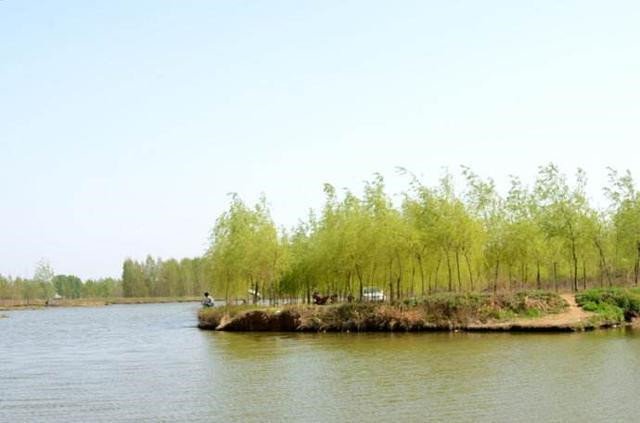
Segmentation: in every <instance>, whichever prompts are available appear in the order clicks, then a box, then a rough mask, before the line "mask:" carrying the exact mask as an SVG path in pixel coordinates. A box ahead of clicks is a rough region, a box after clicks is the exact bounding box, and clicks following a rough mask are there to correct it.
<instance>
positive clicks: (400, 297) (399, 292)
mask: <svg viewBox="0 0 640 423" xmlns="http://www.w3.org/2000/svg"><path fill="white" fill-rule="evenodd" d="M396 260H398V277H397V278H396V298H397V299H398V300H401V299H402V291H401V289H400V285H401V282H402V260H400V253H398V251H396Z"/></svg>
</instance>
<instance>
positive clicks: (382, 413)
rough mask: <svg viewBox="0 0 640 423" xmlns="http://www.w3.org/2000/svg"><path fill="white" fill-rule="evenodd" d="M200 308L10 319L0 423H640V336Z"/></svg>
mask: <svg viewBox="0 0 640 423" xmlns="http://www.w3.org/2000/svg"><path fill="white" fill-rule="evenodd" d="M197 307H198V305H197V304H157V305H156V304H147V305H117V306H109V307H102V308H60V309H46V310H35V311H10V312H5V313H4V314H6V315H8V316H9V317H8V318H6V319H0V421H2V422H5V421H6V422H20V421H37V422H49V421H109V422H115V421H131V422H133V421H223V422H226V421H240V422H245V421H250V422H251V421H255V422H262V421H305V422H307V421H323V422H324V421H393V420H395V421H447V422H448V421H504V422H511V421H558V422H566V421H638V420H639V419H640V400H639V396H638V392H639V388H640V335H639V334H637V333H634V332H631V331H625V330H611V331H600V332H593V333H582V334H548V335H545V334H509V333H505V334H491V333H489V334H466V333H451V334H449V333H436V334H386V333H385V334H360V335H358V334H291V333H288V334H240V333H214V332H204V331H200V330H198V329H197V328H196V327H195V326H196V319H195V313H196V310H197Z"/></svg>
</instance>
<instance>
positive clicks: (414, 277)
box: [411, 262, 416, 297]
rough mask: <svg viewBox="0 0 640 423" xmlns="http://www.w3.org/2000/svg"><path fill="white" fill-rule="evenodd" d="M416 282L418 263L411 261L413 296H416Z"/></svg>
mask: <svg viewBox="0 0 640 423" xmlns="http://www.w3.org/2000/svg"><path fill="white" fill-rule="evenodd" d="M415 283H416V263H415V262H412V263H411V296H412V297H415V295H416V294H415Z"/></svg>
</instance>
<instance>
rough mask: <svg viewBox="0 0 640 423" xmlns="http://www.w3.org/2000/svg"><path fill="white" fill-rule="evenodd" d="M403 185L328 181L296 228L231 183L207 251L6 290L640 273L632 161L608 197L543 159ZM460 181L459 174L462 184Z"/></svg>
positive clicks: (47, 275)
mask: <svg viewBox="0 0 640 423" xmlns="http://www.w3.org/2000/svg"><path fill="white" fill-rule="evenodd" d="M401 173H403V174H404V175H405V176H406V178H407V183H408V185H407V188H406V189H405V190H404V191H402V192H400V193H398V194H397V195H395V196H393V197H392V196H391V195H390V194H388V193H387V190H386V187H385V182H384V179H383V178H382V176H380V175H376V176H375V177H374V178H373V179H372V180H370V181H367V182H365V184H364V187H363V189H362V192H361V193H355V192H352V191H349V190H344V191H342V192H339V191H338V190H337V189H336V188H335V187H333V186H332V185H329V184H325V186H324V193H325V203H324V205H323V206H322V208H321V209H320V210H316V211H313V210H312V211H311V212H310V213H309V215H308V216H307V217H306V218H305V219H303V220H301V221H300V223H299V224H298V225H297V226H296V227H295V228H291V229H285V228H282V227H278V226H277V224H276V223H275V222H274V221H273V219H272V217H271V213H270V210H269V207H268V203H267V200H266V199H265V198H262V199H261V200H260V201H259V202H258V203H257V204H256V205H255V206H249V205H247V204H245V203H244V202H243V201H242V200H241V199H240V197H239V196H237V195H232V196H231V201H230V205H229V207H228V209H227V210H226V211H225V212H224V213H222V214H221V215H220V216H219V217H218V219H217V220H216V222H215V225H214V228H213V230H212V233H211V238H210V245H209V247H208V248H207V250H206V252H205V253H204V254H203V256H202V257H196V258H191V259H182V260H175V259H169V260H161V259H154V258H152V257H147V258H146V259H145V260H143V261H137V260H133V259H126V260H125V261H124V263H123V269H122V278H121V279H101V280H96V281H81V280H80V279H79V278H77V277H75V276H73V275H54V274H53V272H52V271H51V269H50V268H48V269H47V268H46V266H39V268H38V269H37V271H36V274H35V275H34V277H33V278H32V279H21V278H7V277H1V276H0V299H12V300H22V301H26V302H27V303H28V302H30V301H32V300H34V299H41V300H46V299H47V298H51V297H53V296H55V295H56V294H57V295H60V296H62V297H64V298H71V299H73V298H120V297H124V298H133V297H135V298H139V297H188V296H199V295H201V294H202V292H204V291H209V292H212V293H213V295H214V296H215V298H217V299H224V300H226V302H233V301H238V300H245V301H246V300H248V301H251V302H254V303H265V301H268V302H270V303H271V304H282V303H298V302H306V303H310V302H311V300H312V294H313V293H314V292H316V291H317V292H318V293H320V294H322V295H329V296H332V295H335V298H337V299H338V301H346V300H347V299H353V300H356V301H361V300H364V299H366V298H365V297H364V294H365V288H369V292H371V289H374V288H375V289H378V290H383V291H384V298H385V300H386V301H387V302H393V301H402V300H405V299H408V300H412V301H421V300H422V299H423V298H426V297H427V296H430V295H432V294H435V293H441V292H449V293H452V292H456V293H469V292H492V293H499V292H503V291H508V292H511V291H522V290H532V289H535V290H550V291H554V292H560V291H573V292H577V291H578V290H585V289H587V288H591V287H613V286H637V285H638V280H639V278H640V195H639V194H638V191H637V189H636V186H635V182H634V180H633V179H632V177H631V174H630V173H629V172H626V173H622V174H620V173H618V172H617V171H615V170H609V183H608V185H607V186H606V187H605V188H604V192H605V194H606V198H607V199H608V204H607V205H606V206H605V207H603V208H596V207H594V206H593V205H592V204H591V202H590V201H589V198H588V197H587V194H586V184H587V177H586V175H585V173H584V172H582V171H581V170H578V171H577V172H576V175H575V178H568V177H567V176H566V175H565V174H564V173H562V172H561V171H560V170H559V169H558V167H557V166H555V165H553V164H549V165H546V166H542V167H540V168H539V171H538V174H537V177H536V178H535V180H534V181H533V183H532V184H531V185H527V184H525V183H523V182H522V181H521V180H520V179H519V178H518V177H512V178H511V180H510V186H509V188H508V190H507V191H506V193H500V192H499V191H498V190H497V188H496V185H495V183H494V181H493V180H492V179H490V178H482V177H480V176H479V175H477V174H475V173H474V172H473V171H472V170H471V169H469V168H466V167H463V168H462V173H461V176H462V181H463V183H462V184H459V183H456V182H455V181H454V176H453V175H451V174H449V173H445V174H444V175H443V176H442V178H441V179H440V180H439V181H437V183H435V184H433V185H427V184H425V183H423V182H422V181H421V180H420V179H419V178H417V177H415V176H414V175H412V174H410V173H409V172H407V171H405V170H401ZM457 187H461V188H457Z"/></svg>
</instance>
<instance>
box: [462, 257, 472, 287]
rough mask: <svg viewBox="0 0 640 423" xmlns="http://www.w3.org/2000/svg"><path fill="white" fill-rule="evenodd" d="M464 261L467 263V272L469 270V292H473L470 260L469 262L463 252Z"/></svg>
mask: <svg viewBox="0 0 640 423" xmlns="http://www.w3.org/2000/svg"><path fill="white" fill-rule="evenodd" d="M464 259H465V261H466V262H467V270H469V285H471V290H472V291H473V271H471V260H469V254H468V253H467V252H466V251H465V252H464Z"/></svg>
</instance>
